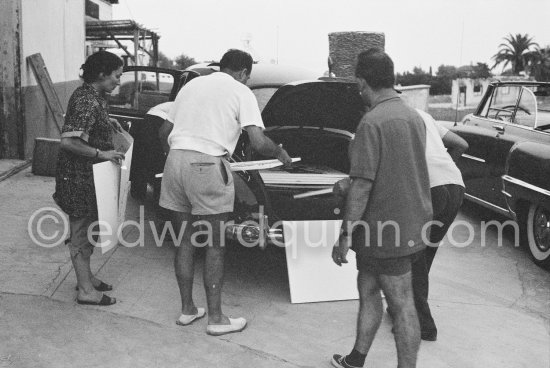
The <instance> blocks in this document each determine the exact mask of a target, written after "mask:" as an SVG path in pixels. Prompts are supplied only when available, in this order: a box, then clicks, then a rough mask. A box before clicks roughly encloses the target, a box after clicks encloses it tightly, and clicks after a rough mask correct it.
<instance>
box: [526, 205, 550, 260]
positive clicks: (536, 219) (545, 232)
mask: <svg viewBox="0 0 550 368" xmlns="http://www.w3.org/2000/svg"><path fill="white" fill-rule="evenodd" d="M526 228H527V229H526V230H527V241H528V245H529V251H530V252H531V256H532V257H533V260H534V261H535V263H536V264H537V265H539V266H543V267H548V266H550V211H549V210H548V209H546V208H545V207H543V206H540V205H538V204H531V205H530V207H529V212H528V213H527V223H526Z"/></svg>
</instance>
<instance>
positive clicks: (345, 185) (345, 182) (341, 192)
mask: <svg viewBox="0 0 550 368" xmlns="http://www.w3.org/2000/svg"><path fill="white" fill-rule="evenodd" d="M350 187H351V179H350V178H345V179H342V180H338V181H337V182H336V183H334V186H333V187H332V194H334V195H335V196H336V197H337V198H339V199H340V198H346V197H347V196H348V192H349V188H350Z"/></svg>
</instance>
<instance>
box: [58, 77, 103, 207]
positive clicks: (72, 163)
mask: <svg viewBox="0 0 550 368" xmlns="http://www.w3.org/2000/svg"><path fill="white" fill-rule="evenodd" d="M112 134H113V128H112V125H111V123H110V121H109V111H108V105H107V101H105V99H104V98H103V97H102V96H101V95H100V94H99V92H97V91H96V89H95V88H93V87H92V86H91V85H89V84H87V83H84V84H83V85H82V86H81V87H78V88H77V89H76V90H75V91H74V92H73V94H72V95H71V98H70V99H69V104H68V106H67V113H66V114H65V124H64V125H63V128H62V129H61V137H62V138H64V137H77V138H80V139H82V140H83V141H85V142H87V143H88V144H89V145H90V146H92V147H94V148H98V149H100V150H102V151H108V150H112V149H114V146H113V143H112ZM98 162H99V161H98V160H97V159H96V158H94V157H85V156H81V155H77V154H74V153H71V152H68V151H64V150H59V156H58V159H57V171H56V178H55V193H54V195H53V198H54V200H55V202H56V203H57V205H58V206H59V207H61V209H62V210H63V211H64V212H65V213H67V214H68V215H70V216H74V217H84V216H89V217H97V203H96V196H95V186H94V180H93V169H92V165H93V164H95V163H98Z"/></svg>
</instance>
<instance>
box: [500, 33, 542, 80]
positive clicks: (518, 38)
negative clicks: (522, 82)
mask: <svg viewBox="0 0 550 368" xmlns="http://www.w3.org/2000/svg"><path fill="white" fill-rule="evenodd" d="M504 41H505V42H503V43H501V44H500V45H499V46H498V47H499V50H498V52H497V53H496V54H495V55H493V57H492V59H493V60H494V62H495V64H494V65H493V67H492V68H491V69H494V68H495V67H496V66H497V65H500V64H503V68H506V67H507V66H508V64H510V65H511V66H512V72H513V73H514V75H519V74H520V72H523V71H525V68H526V67H527V65H528V64H529V62H530V60H531V59H532V57H533V51H534V48H535V47H537V48H538V47H539V45H538V44H537V43H536V42H534V41H533V37H530V36H529V35H528V34H524V35H522V34H520V33H517V34H516V35H512V34H509V35H508V36H507V37H504Z"/></svg>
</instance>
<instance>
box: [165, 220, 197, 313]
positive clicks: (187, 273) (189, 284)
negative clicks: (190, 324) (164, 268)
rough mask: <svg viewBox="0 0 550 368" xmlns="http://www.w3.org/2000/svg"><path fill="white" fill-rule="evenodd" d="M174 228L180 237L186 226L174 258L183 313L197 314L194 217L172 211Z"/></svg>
mask: <svg viewBox="0 0 550 368" xmlns="http://www.w3.org/2000/svg"><path fill="white" fill-rule="evenodd" d="M171 218H172V226H173V227H174V231H175V232H176V237H179V234H180V232H181V228H182V226H185V229H184V233H183V236H182V241H181V244H175V245H176V256H175V258H174V269H175V271H176V280H177V281H178V286H179V289H180V297H181V313H182V314H188V315H192V314H196V313H197V307H196V306H195V303H194V302H193V279H194V276H195V262H194V258H193V257H194V255H195V247H194V246H193V244H192V243H191V234H192V231H193V228H192V226H191V224H192V220H193V216H192V215H191V214H190V213H184V212H177V211H172V214H171Z"/></svg>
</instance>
